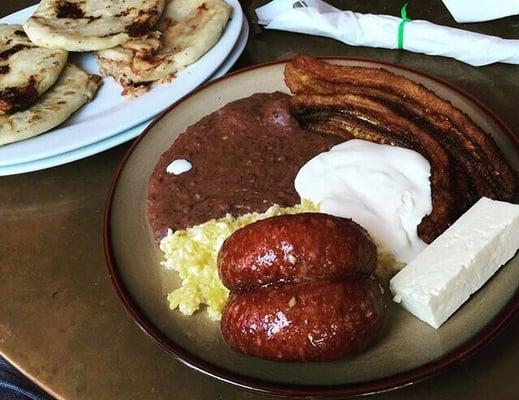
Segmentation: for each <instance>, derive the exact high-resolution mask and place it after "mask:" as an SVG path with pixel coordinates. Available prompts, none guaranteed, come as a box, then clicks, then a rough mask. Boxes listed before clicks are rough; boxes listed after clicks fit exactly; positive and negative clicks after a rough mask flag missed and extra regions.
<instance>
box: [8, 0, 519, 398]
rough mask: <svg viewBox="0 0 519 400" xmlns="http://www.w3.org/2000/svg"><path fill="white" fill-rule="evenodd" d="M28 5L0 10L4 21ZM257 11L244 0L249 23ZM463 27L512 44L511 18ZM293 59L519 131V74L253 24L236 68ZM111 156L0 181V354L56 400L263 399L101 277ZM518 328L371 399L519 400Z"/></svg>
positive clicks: (416, 5) (443, 20)
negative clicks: (396, 82) (327, 59)
mask: <svg viewBox="0 0 519 400" xmlns="http://www.w3.org/2000/svg"><path fill="white" fill-rule="evenodd" d="M31 3H34V0H9V1H6V0H2V1H1V2H0V16H4V15H7V14H10V13H12V12H14V11H16V10H18V9H21V8H23V7H26V6H28V5H30V4H31ZM263 3H265V1H244V2H243V6H244V10H245V11H246V14H247V17H248V19H249V21H251V22H253V21H254V17H253V15H254V13H253V10H254V9H255V8H256V6H258V5H260V4H263ZM336 3H339V4H340V5H341V7H342V8H350V9H353V10H354V11H359V12H372V13H383V14H391V15H399V11H400V7H401V5H402V3H403V0H402V1H400V0H399V1H393V0H391V1H389V0H386V1H383V0H379V1H377V0H369V1H360V0H355V1H354V0H352V1H343V2H336ZM408 15H409V16H410V17H411V18H414V19H427V20H430V21H432V22H435V23H439V24H444V25H451V26H456V23H455V22H454V20H453V19H452V17H451V16H450V14H449V13H448V12H447V9H446V8H445V7H444V5H443V4H442V3H441V2H440V1H439V0H436V1H430V2H422V1H419V0H414V1H409V6H408ZM462 27H463V28H466V29H470V30H475V31H478V32H482V33H487V34H495V35H499V36H502V37H506V38H514V39H518V38H519V18H518V17H509V18H505V19H501V20H498V21H494V22H487V23H481V24H470V25H464V26H462ZM295 53H307V54H313V55H330V56H331V55H350V56H355V57H369V58H373V59H377V60H384V61H389V62H394V63H397V64H402V65H406V66H409V67H413V68H417V69H419V70H421V71H424V72H428V73H431V74H433V75H436V76H439V77H442V78H445V79H447V80H448V81H450V82H452V83H454V84H456V85H458V86H460V87H461V88H463V89H465V90H466V91H467V92H469V93H471V94H473V95H474V96H475V97H477V98H478V99H480V100H481V101H482V102H483V103H485V104H486V105H488V106H489V107H490V108H491V109H492V110H494V111H495V112H496V113H497V114H498V115H499V116H500V117H501V118H502V119H503V120H504V121H505V122H506V123H508V125H509V126H510V127H511V128H512V130H514V131H516V132H517V131H518V128H519V112H518V111H517V100H518V98H519V67H517V66H511V65H503V64H499V65H491V66H486V67H480V68H474V67H471V66H469V65H465V64H462V63H460V62H457V61H454V60H449V59H445V58H441V57H428V56H424V55H419V54H413V53H409V52H402V51H401V52H399V51H389V50H381V49H368V48H353V47H349V46H346V45H343V44H340V43H338V42H335V41H333V40H329V39H325V38H317V37H309V36H302V35H297V34H290V33H285V32H275V31H265V30H263V29H261V28H259V27H258V26H257V25H255V24H254V23H252V24H251V34H250V38H249V42H248V45H247V48H246V49H245V52H244V53H243V55H242V57H241V58H240V60H239V62H238V67H243V66H247V65H251V64H256V63H260V62H264V61H269V60H273V59H276V58H280V57H287V56H289V55H291V54H295ZM127 149H128V144H125V145H121V146H118V147H116V148H114V149H112V150H109V151H105V152H103V153H101V154H98V155H96V156H92V157H89V158H87V159H84V160H81V161H77V162H74V163H71V164H68V165H65V166H60V167H55V168H51V169H47V170H44V171H39V172H34V173H27V174H23V175H16V176H9V177H0V268H1V270H0V271H1V275H0V302H1V307H0V353H1V354H2V355H4V356H5V357H6V358H8V359H9V360H10V361H11V362H12V363H14V364H15V365H16V366H17V367H18V368H19V369H20V370H22V371H23V372H24V373H25V374H26V375H27V376H28V377H30V378H31V379H32V380H34V381H35V382H37V383H38V384H39V385H40V386H42V387H43V388H45V389H46V390H47V391H48V392H50V393H52V394H53V395H54V396H56V397H58V398H64V399H88V400H90V399H97V400H101V399H128V400H129V399H215V398H219V399H259V398H264V396H260V395H257V394H253V393H250V392H246V391H243V390H239V389H236V388H234V387H232V386H230V385H227V384H224V383H220V382H218V381H216V380H213V379H211V378H209V377H206V376H204V375H202V374H200V373H198V372H195V371H193V370H191V369H189V368H188V367H185V366H184V365H182V364H181V363H180V362H178V361H176V360H175V359H174V358H173V357H171V356H170V355H168V354H167V353H166V352H164V351H163V350H162V349H161V348H160V347H159V346H158V345H157V344H155V343H154V342H153V341H152V340H151V339H150V338H149V337H148V336H146V334H144V333H143V332H142V331H141V330H140V329H139V328H138V327H137V325H136V324H135V323H134V322H133V321H132V320H131V318H130V317H129V315H128V314H127V313H126V312H125V310H124V309H123V306H122V304H121V302H120V301H119V299H118V298H117V296H116V294H115V290H114V289H113V288H112V284H111V282H110V278H109V276H108V273H107V269H106V266H105V259H104V255H103V246H102V222H103V210H104V205H105V199H106V196H107V193H108V188H109V185H110V182H111V180H112V175H113V174H114V171H115V169H116V167H117V165H118V164H119V161H120V160H121V158H122V157H123V155H124V153H125V152H126V150H127ZM518 337H519V318H517V317H516V318H515V319H514V320H513V321H512V323H511V324H510V325H509V326H508V328H507V329H506V330H505V331H503V332H502V334H501V335H499V337H498V338H497V339H495V340H494V341H493V342H492V343H491V344H490V345H488V346H487V347H485V348H484V349H483V350H482V351H481V352H479V353H478V354H476V355H474V356H471V357H469V358H468V359H466V360H464V361H463V362H462V363H460V364H459V365H457V366H455V367H453V368H451V369H449V370H448V371H445V372H443V373H442V374H440V375H438V376H436V377H434V378H432V379H429V380H427V381H424V382H421V383H417V384H414V385H411V386H408V387H406V388H403V389H400V390H397V391H393V392H388V393H384V394H378V395H373V396H372V398H373V399H421V400H425V399H458V398H462V399H469V398H470V399H490V398H492V399H517V398H519V374H518V371H519V340H518V339H517V338H518Z"/></svg>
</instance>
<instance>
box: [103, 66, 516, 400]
mask: <svg viewBox="0 0 519 400" xmlns="http://www.w3.org/2000/svg"><path fill="white" fill-rule="evenodd" d="M316 58H318V59H321V60H344V61H358V62H369V63H373V64H378V65H380V66H382V67H383V66H388V67H392V68H397V69H402V70H406V71H408V72H411V73H414V74H418V75H421V76H424V77H426V78H428V79H430V80H433V81H436V82H437V83H440V84H441V85H443V86H446V87H447V88H449V89H450V90H452V91H454V92H456V93H457V94H459V95H461V96H462V97H464V98H466V99H468V100H470V101H471V102H472V103H473V105H475V106H476V108H478V109H479V110H480V111H481V112H482V113H484V114H485V115H486V116H487V117H488V118H490V119H491V120H492V121H493V122H494V123H495V124H496V125H498V126H499V128H500V129H501V130H502V131H503V132H504V133H505V135H506V136H507V137H508V139H510V141H511V142H512V145H513V146H514V147H515V149H516V150H518V151H519V133H517V134H516V133H514V131H512V130H511V129H510V128H509V127H508V126H507V124H506V123H505V122H504V121H503V120H502V119H501V117H499V116H498V115H497V114H496V113H495V112H494V111H492V110H491V109H490V108H488V107H487V106H486V105H484V104H483V103H482V102H481V101H480V100H479V99H477V98H476V97H475V96H473V95H472V94H470V93H468V92H466V91H465V90H463V89H461V88H459V87H458V86H456V85H454V84H452V83H450V82H448V81H446V80H444V79H442V78H438V77H436V76H434V75H430V74H428V73H425V72H422V71H419V70H416V69H414V68H410V67H407V66H403V65H398V64H394V63H390V62H385V61H379V60H373V59H369V58H364V57H346V56H333V57H326V56H325V57H316ZM291 59H292V57H290V58H287V59H282V60H275V61H270V62H266V63H261V64H255V65H251V66H249V67H246V68H242V69H239V70H237V71H234V72H232V73H230V74H227V75H224V76H222V77H220V78H218V79H215V80H214V81H210V82H208V83H205V84H203V85H201V86H199V87H198V88H197V89H195V90H194V91H192V92H190V93H189V94H187V95H186V96H184V97H182V98H181V99H179V100H178V101H176V102H174V103H173V104H171V105H170V106H169V107H168V108H167V109H166V110H164V111H163V112H161V113H160V114H159V115H158V116H157V117H156V118H155V119H154V121H153V122H152V123H151V124H150V125H148V127H147V128H146V129H145V130H144V131H143V132H142V133H141V135H140V136H139V137H138V138H137V139H136V140H135V141H134V142H133V143H132V145H131V147H130V148H129V149H128V151H127V152H126V154H125V155H124V157H123V159H122V160H121V162H120V163H119V165H118V167H117V169H116V171H115V173H114V176H113V179H112V182H111V185H110V189H109V192H108V196H107V199H106V203H105V209H104V219H103V248H104V254H105V261H106V265H107V268H108V273H109V276H110V279H111V281H112V284H113V285H114V288H115V290H116V293H117V296H118V297H119V299H120V300H121V302H122V303H123V305H124V307H125V309H126V311H127V312H128V313H129V314H130V315H131V317H132V319H133V320H134V322H135V323H136V324H137V325H138V326H139V327H140V328H141V330H143V331H144V332H145V333H146V334H147V335H148V336H150V337H151V338H152V339H153V340H154V341H155V342H156V343H157V344H159V345H160V346H161V347H162V348H163V349H164V350H166V351H167V352H168V353H169V354H171V355H173V356H174V357H175V358H176V359H177V360H179V361H180V362H182V363H183V364H184V365H186V366H188V367H190V368H192V369H194V370H196V371H198V372H201V373H203V374H205V375H208V376H210V377H212V378H214V379H217V380H219V381H222V382H225V383H227V384H231V385H233V386H236V387H239V388H241V389H245V390H249V391H253V392H256V393H261V394H267V395H274V396H279V397H284V398H294V397H297V398H301V397H308V396H312V397H316V396H318V397H319V398H335V397H337V396H346V397H354V396H359V395H367V394H373V393H379V392H386V391H391V390H396V389H399V388H402V387H405V386H409V385H412V384H415V383H418V382H421V381H423V380H426V379H428V378H432V377H433V376H435V375H437V374H439V373H440V372H443V371H445V370H447V369H449V368H451V367H453V366H454V365H456V364H458V363H459V362H460V361H462V359H465V358H467V357H469V356H472V355H474V354H475V353H477V352H478V351H480V350H481V349H483V348H484V347H485V346H486V345H487V344H489V343H490V342H491V341H492V340H493V339H494V338H496V337H497V335H498V334H499V333H500V332H501V331H502V330H503V329H504V328H505V327H506V326H507V325H508V324H509V323H510V321H511V320H512V319H513V317H514V316H515V315H516V314H518V313H519V288H517V289H516V291H515V294H514V295H513V297H512V298H511V299H510V300H509V301H508V303H507V304H506V305H505V306H504V307H503V308H502V309H501V310H500V312H499V313H498V314H497V315H496V316H495V317H494V318H493V319H492V320H491V321H490V322H488V323H487V325H485V327H484V328H483V329H482V330H481V331H480V332H478V333H476V334H475V335H474V336H473V337H472V338H471V339H470V340H468V341H467V342H465V343H463V344H462V345H460V346H458V347H457V348H455V349H454V350H453V351H451V352H450V353H448V354H447V355H445V356H444V357H441V358H440V359H438V360H435V361H432V362H430V363H426V364H423V365H421V366H419V367H416V368H413V369H411V370H409V371H405V372H401V373H398V374H395V375H390V376H387V377H384V378H379V379H374V380H371V381H367V382H360V383H349V384H343V385H331V386H325V385H323V386H319V385H296V384H283V383H276V382H269V381H266V380H262V379H258V378H252V377H247V376H243V375H239V374H236V373H233V372H231V371H228V370H226V369H225V368H222V367H217V366H215V365H212V364H211V363H209V362H207V361H204V360H203V359H201V358H199V357H197V356H195V355H193V354H191V353H189V352H188V351H186V350H184V349H183V348H182V347H180V346H179V345H177V344H176V343H174V342H173V341H172V340H170V339H169V338H167V337H166V335H164V334H163V333H162V332H161V331H160V330H159V329H158V328H157V327H156V326H154V325H153V323H152V322H150V321H149V320H148V319H147V317H146V316H145V314H144V313H143V312H142V311H141V310H140V308H139V307H138V306H137V304H136V303H135V301H134V300H133V299H132V296H131V295H130V293H129V292H128V291H127V289H126V287H125V285H124V282H123V280H122V278H121V276H120V275H119V272H118V271H119V268H118V265H117V261H116V259H115V256H114V254H113V252H112V240H111V226H110V220H111V211H112V205H113V199H114V194H115V191H116V189H117V185H118V182H119V179H120V176H121V173H122V171H123V170H124V167H125V166H126V163H127V161H128V160H129V158H130V157H131V155H132V153H133V151H134V150H135V148H136V147H137V146H138V145H139V143H140V141H141V140H142V139H143V137H144V136H145V135H147V134H148V133H149V131H150V130H151V129H152V128H153V127H154V126H155V124H156V123H157V122H158V121H160V120H161V119H162V118H163V117H164V116H165V115H166V114H167V113H169V112H170V111H171V110H172V109H174V108H175V107H176V106H177V105H179V104H180V103H182V102H184V101H186V100H187V99H189V98H190V97H191V96H194V95H196V94H197V93H198V92H199V91H201V90H203V89H205V88H206V87H208V86H211V85H214V84H217V83H219V82H220V81H222V80H225V79H230V78H233V77H235V76H237V75H240V74H243V73H246V72H249V71H251V70H256V69H261V68H264V67H269V66H272V65H276V64H284V63H286V62H288V61H290V60H291Z"/></svg>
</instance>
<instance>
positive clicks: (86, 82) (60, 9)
mask: <svg viewBox="0 0 519 400" xmlns="http://www.w3.org/2000/svg"><path fill="white" fill-rule="evenodd" d="M230 12H231V8H230V7H229V6H228V5H227V4H226V3H225V2H224V0H43V1H42V2H41V3H40V4H39V6H38V8H37V10H36V12H35V13H34V14H33V15H32V16H31V17H30V18H29V19H28V20H27V21H26V22H25V24H24V25H23V26H21V25H6V24H0V146H1V145H4V144H7V143H12V142H16V141H19V140H23V139H27V138H30V137H33V136H36V135H39V134H41V133H44V132H47V131H49V130H50V129H52V128H54V127H56V126H58V125H60V124H61V123H63V122H64V121H65V120H66V119H67V118H68V117H69V116H70V115H71V114H73V113H74V112H75V111H77V110H78V109H79V108H80V107H81V106H82V105H84V104H85V103H87V102H88V101H90V100H92V98H93V97H94V96H95V94H96V92H97V90H98V88H99V87H100V86H101V84H102V80H101V77H99V76H97V75H91V74H88V73H86V72H85V71H83V70H81V69H80V68H78V67H76V66H75V65H73V64H72V63H70V62H67V56H68V52H69V51H70V52H88V51H97V52H98V53H97V57H98V62H99V69H100V71H101V73H102V74H104V75H111V76H113V77H114V78H115V79H116V80H117V81H118V82H119V83H120V84H121V85H122V86H123V89H124V90H123V94H124V95H129V96H135V95H138V94H141V93H143V92H145V91H147V90H149V88H150V87H151V86H152V85H154V84H155V83H163V82H167V81H169V80H171V79H172V77H174V75H175V74H176V73H177V72H178V71H179V70H181V69H182V68H184V67H186V66H187V65H189V64H191V63H193V62H195V61H196V60H198V58H200V57H201V56H202V55H203V54H204V53H205V52H207V51H208V50H209V49H210V48H211V47H212V46H213V45H214V44H215V43H216V42H217V41H218V39H219V38H220V36H221V35H222V33H223V30H224V28H225V25H226V23H227V20H228V19H229V16H230Z"/></svg>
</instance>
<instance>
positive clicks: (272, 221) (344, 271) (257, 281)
mask: <svg viewBox="0 0 519 400" xmlns="http://www.w3.org/2000/svg"><path fill="white" fill-rule="evenodd" d="M376 262H377V252H376V247H375V245H374V243H373V242H372V240H371V238H370V237H369V235H368V233H367V231H366V230H364V229H363V228H362V227H360V226H359V225H358V224H356V223H355V222H353V221H352V220H350V219H346V218H339V217H334V216H331V215H327V214H321V213H303V214H296V215H282V216H278V217H273V218H268V219H265V220H262V221H257V222H255V223H253V224H250V225H247V226H246V227H244V228H242V229H240V230H238V231H236V232H234V233H233V234H232V235H231V236H230V237H229V238H227V240H226V241H225V242H224V243H223V245H222V247H221V249H220V252H219V254H218V271H219V274H220V278H221V279H222V282H223V284H224V285H225V286H226V287H227V288H228V289H229V290H231V291H232V290H240V289H244V288H250V287H255V286H263V285H267V284H273V283H276V284H277V283H283V282H284V283H288V282H293V283H301V282H311V281H321V280H328V281H339V280H343V279H354V278H359V277H367V276H368V275H369V274H370V273H371V272H373V270H374V269H375V267H376Z"/></svg>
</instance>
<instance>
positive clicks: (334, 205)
mask: <svg viewBox="0 0 519 400" xmlns="http://www.w3.org/2000/svg"><path fill="white" fill-rule="evenodd" d="M430 170H431V168H430V165H429V162H428V161H427V160H426V159H425V158H424V157H423V156H422V155H420V154H419V153H417V152H415V151H413V150H409V149H405V148H401V147H395V146H389V145H381V144H376V143H371V142H367V141H365V140H357V139H355V140H350V141H347V142H344V143H341V144H338V145H336V146H334V147H332V148H331V150H329V151H327V152H324V153H321V154H318V155H317V156H315V157H314V158H312V159H311V160H310V161H308V162H307V163H306V164H305V165H303V167H302V168H301V169H300V170H299V172H298V174H297V176H296V179H295V188H296V191H297V193H298V194H299V196H300V197H301V198H305V199H309V200H311V201H312V202H314V203H319V204H320V209H321V212H324V213H327V214H331V215H335V216H339V217H345V218H351V219H353V220H354V221H355V222H357V223H358V224H359V225H361V226H363V227H364V228H365V229H366V230H367V231H368V232H369V233H370V235H371V236H372V237H373V239H374V240H375V241H376V242H377V243H378V244H379V245H381V246H383V247H384V248H386V249H387V250H389V251H391V252H392V253H393V254H394V256H395V258H396V259H397V260H398V261H402V262H406V263H407V262H409V261H411V260H412V259H413V258H414V257H415V256H416V255H417V254H418V253H420V252H421V251H422V250H423V249H424V248H425V247H426V244H425V243H424V242H423V241H422V240H421V239H420V238H419V237H418V234H417V226H418V225H419V224H420V221H421V220H422V218H423V217H424V216H426V215H428V214H429V213H431V211H432V202H431V184H430V181H429V177H430Z"/></svg>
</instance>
